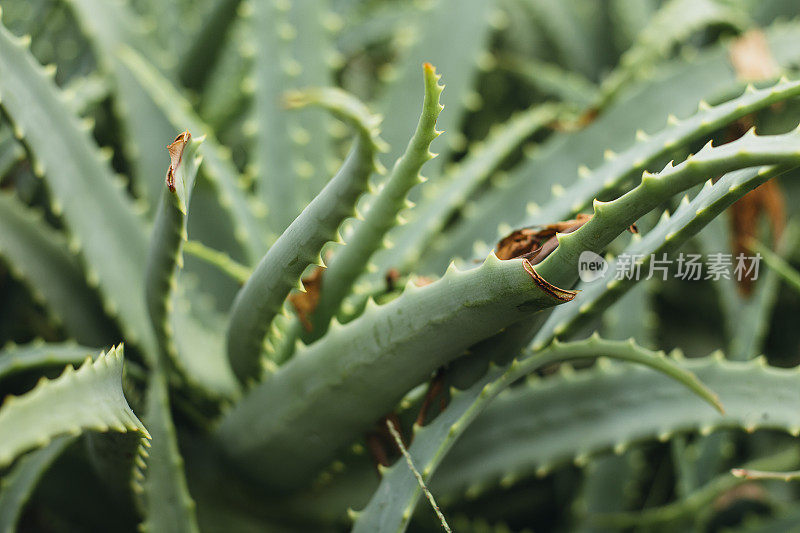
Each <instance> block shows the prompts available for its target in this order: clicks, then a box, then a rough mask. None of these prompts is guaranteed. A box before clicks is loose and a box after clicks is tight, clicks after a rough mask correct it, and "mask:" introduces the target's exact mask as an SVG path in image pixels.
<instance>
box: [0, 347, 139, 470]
mask: <svg viewBox="0 0 800 533" xmlns="http://www.w3.org/2000/svg"><path fill="white" fill-rule="evenodd" d="M122 360H123V358H122V346H119V347H116V348H112V349H111V350H109V351H108V352H107V353H105V354H103V355H101V356H100V357H98V358H97V359H96V360H95V361H92V359H91V357H87V358H86V361H85V362H84V363H83V365H81V366H80V368H78V370H74V369H73V368H72V366H67V367H66V369H65V370H64V373H63V374H61V376H60V377H58V378H56V379H53V380H48V379H44V378H42V380H40V382H39V384H38V385H37V386H36V387H35V388H34V389H33V390H31V391H30V392H28V393H26V394H23V395H22V396H8V397H7V398H6V399H5V402H4V403H3V405H2V406H1V407H0V433H2V434H3V440H2V441H0V467H3V466H6V465H8V464H9V463H10V462H11V461H13V460H14V458H15V457H16V456H17V455H19V454H20V453H23V452H25V451H28V450H30V449H32V448H36V447H41V446H44V445H46V444H47V443H49V442H50V441H51V440H52V439H53V438H55V437H57V436H60V435H64V434H72V435H77V434H80V433H81V432H82V431H86V430H95V431H109V430H114V431H120V432H123V433H124V432H126V431H135V432H139V433H141V434H142V435H144V436H145V437H148V438H149V436H150V435H149V433H148V432H147V430H146V429H145V428H144V426H143V425H142V423H141V422H140V421H139V419H138V418H136V415H135V414H134V413H133V411H131V408H130V407H129V406H128V402H127V401H126V400H125V396H124V394H123V392H122Z"/></svg>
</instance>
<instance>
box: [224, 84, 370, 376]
mask: <svg viewBox="0 0 800 533" xmlns="http://www.w3.org/2000/svg"><path fill="white" fill-rule="evenodd" d="M310 104H315V105H321V106H323V107H325V108H327V109H330V110H331V111H332V112H334V113H335V114H337V115H338V116H341V117H342V118H344V119H346V120H348V121H349V122H351V123H352V124H353V125H354V126H355V128H356V130H357V131H358V134H357V135H356V139H355V142H354V144H353V147H352V148H351V150H350V155H349V156H348V158H347V160H346V161H345V162H344V164H343V165H342V167H341V168H340V169H339V172H338V173H337V174H336V176H334V177H333V178H332V179H331V181H330V182H329V183H328V185H326V186H325V188H324V189H323V190H322V192H320V193H319V195H317V197H316V198H314V200H312V201H311V203H310V204H308V206H307V207H306V208H305V209H304V210H303V212H302V213H301V214H300V216H298V217H297V218H296V219H295V220H294V222H292V223H291V225H289V227H288V228H287V229H286V231H285V232H283V233H282V234H281V236H280V237H279V238H278V240H277V241H276V242H275V244H273V245H272V247H271V248H270V249H269V251H268V252H267V254H266V255H265V256H264V257H263V259H262V260H261V262H260V263H259V264H258V266H257V267H256V269H255V271H254V272H253V275H252V276H251V277H250V279H248V280H247V283H246V284H245V285H244V287H242V289H241V290H240V291H239V293H238V294H237V295H236V300H235V301H234V303H233V308H232V310H231V319H230V324H229V326H228V332H227V339H228V359H229V360H230V362H231V366H232V367H233V371H234V373H235V374H236V376H237V377H238V378H239V380H240V381H243V382H244V381H245V380H248V379H257V378H259V377H260V374H261V350H262V345H263V344H264V340H265V337H267V341H268V342H267V344H268V345H267V350H268V353H269V352H271V351H274V350H276V349H277V346H276V345H277V344H278V342H280V338H279V337H280V331H279V326H278V325H276V324H275V318H276V316H278V315H279V314H281V310H282V306H283V303H284V300H285V299H286V297H287V296H288V295H289V293H290V291H291V290H292V289H293V288H295V287H299V288H301V289H302V284H301V283H300V277H301V276H302V274H303V271H304V270H305V269H306V268H307V267H308V266H309V265H310V264H322V259H321V258H320V253H321V252H322V248H323V246H324V245H325V244H327V243H328V242H330V241H332V240H334V239H337V237H338V233H337V231H338V227H339V225H340V224H341V223H342V221H344V220H345V219H346V218H347V217H348V216H351V215H353V214H354V213H355V204H356V201H357V200H358V198H359V197H360V196H361V194H362V193H363V192H364V191H365V190H366V189H367V183H368V180H369V176H370V175H371V174H372V172H373V171H375V170H376V169H377V168H378V167H377V160H376V153H377V151H378V150H379V148H380V143H381V142H382V141H380V139H379V137H378V136H377V129H376V128H377V122H378V120H377V117H375V116H374V115H372V114H371V113H370V112H369V110H368V109H367V108H366V107H365V106H364V105H363V104H361V103H360V102H359V101H358V100H357V99H356V98H355V97H353V96H351V95H349V94H347V93H345V92H343V91H341V90H338V89H314V90H309V91H306V92H303V93H295V94H293V95H292V99H291V102H290V105H291V106H303V105H310ZM338 240H340V239H338ZM270 329H272V332H271V333H269V332H270ZM268 333H269V334H268ZM270 337H272V338H270Z"/></svg>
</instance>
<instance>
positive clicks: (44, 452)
mask: <svg viewBox="0 0 800 533" xmlns="http://www.w3.org/2000/svg"><path fill="white" fill-rule="evenodd" d="M74 441H75V438H74V437H69V436H63V437H56V438H55V439H53V440H52V441H51V442H50V444H48V445H47V446H45V447H44V448H42V449H41V450H36V451H35V452H31V453H29V454H28V455H26V456H25V457H23V458H22V459H20V460H19V462H18V463H17V464H16V465H14V467H13V468H12V469H11V471H9V472H8V473H7V474H6V475H4V476H3V479H2V481H0V532H2V533H13V532H14V531H16V530H17V521H18V520H19V518H20V516H21V515H22V511H23V510H24V508H25V504H26V503H27V502H28V498H30V497H31V494H33V491H34V489H35V488H36V484H37V483H38V482H39V479H40V478H41V477H42V475H43V474H44V472H45V471H46V470H47V469H48V467H49V466H50V465H51V464H52V463H53V461H55V460H56V459H57V458H58V456H59V455H61V452H63V451H64V449H65V448H67V446H69V445H70V444H72V443H73V442H74Z"/></svg>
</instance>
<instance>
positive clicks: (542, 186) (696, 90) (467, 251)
mask: <svg viewBox="0 0 800 533" xmlns="http://www.w3.org/2000/svg"><path fill="white" fill-rule="evenodd" d="M767 39H768V41H769V45H770V48H771V50H773V53H774V56H775V59H776V61H778V62H779V64H781V65H790V64H792V63H794V62H796V61H797V60H798V59H800V56H798V54H797V51H798V50H800V25H798V24H792V25H788V26H781V27H776V28H774V29H771V30H770V31H769V32H768V33H767ZM738 86H739V84H738V82H737V81H736V78H735V74H734V71H733V68H732V67H731V66H730V60H729V58H728V51H727V49H726V48H725V47H723V46H717V47H714V48H712V49H710V50H709V51H708V52H705V53H703V54H700V55H698V56H697V57H696V58H694V59H691V60H682V61H680V62H675V63H672V64H668V65H665V66H663V67H660V68H659V69H658V76H657V77H656V78H655V79H654V80H652V81H648V82H646V83H642V84H640V85H638V86H637V87H636V89H635V90H632V91H630V93H629V94H628V96H626V97H622V98H620V100H619V101H618V102H617V103H616V104H614V105H613V106H611V107H610V108H609V109H608V110H607V111H606V112H605V113H603V114H602V115H601V116H600V117H598V118H597V120H595V121H594V122H593V123H592V124H591V125H590V126H588V127H587V128H586V129H584V130H581V131H580V132H577V133H566V134H558V135H555V136H553V137H552V138H551V139H549V140H548V141H547V142H546V143H545V144H544V145H543V146H542V148H541V150H539V151H538V152H537V153H536V154H534V155H533V156H532V157H531V158H529V159H528V160H527V161H525V162H522V163H521V164H520V165H518V166H517V167H516V169H515V170H514V171H513V172H511V173H509V177H508V180H507V183H506V184H504V185H503V186H498V187H495V188H493V189H492V190H491V191H488V193H487V194H485V195H484V196H483V197H482V198H481V199H480V200H479V201H478V202H477V203H476V207H475V209H474V210H472V211H471V212H470V217H468V218H465V219H464V220H463V221H462V222H461V223H460V224H459V225H458V226H457V227H456V228H454V230H453V231H448V232H446V233H445V234H443V235H441V236H440V238H439V242H438V243H437V246H435V247H431V250H432V253H431V254H427V255H426V256H425V260H426V261H425V263H426V264H425V265H424V269H425V271H434V272H440V271H441V269H443V268H444V266H445V265H446V264H447V262H449V261H450V259H451V258H452V257H454V256H459V255H460V256H464V257H469V256H471V255H472V249H473V244H474V243H475V242H476V241H483V242H487V243H492V242H495V241H496V240H497V239H499V238H501V237H503V236H505V235H507V234H508V233H509V231H511V229H512V228H519V227H523V226H525V225H526V224H531V223H533V224H538V223H552V222H554V221H557V220H564V218H560V217H559V216H557V217H556V218H545V216H544V215H548V216H551V215H552V214H553V212H550V211H548V212H547V213H542V214H541V215H537V214H536V211H537V207H539V209H540V210H541V211H543V209H541V207H542V206H549V205H550V204H551V203H554V202H556V201H557V202H559V203H565V204H567V206H568V207H567V208H562V209H559V213H563V212H564V211H563V209H566V210H567V211H569V210H571V208H572V204H574V203H578V204H581V205H576V206H575V209H580V208H581V207H583V206H585V205H587V202H589V201H591V199H592V198H593V197H594V196H592V195H589V196H588V197H580V198H578V199H577V202H576V200H575V199H573V198H572V197H571V196H569V195H566V194H564V195H562V194H561V193H562V192H564V188H565V187H572V186H576V187H580V185H574V184H576V183H579V181H578V175H579V173H580V174H586V173H585V171H584V172H580V170H579V169H580V167H581V166H587V167H599V166H600V165H601V164H603V160H604V157H605V156H607V155H612V154H613V152H609V151H608V150H612V151H614V152H622V151H624V150H627V149H628V148H629V147H630V146H631V144H632V143H633V141H634V139H635V137H636V134H635V132H636V131H637V130H638V129H641V130H643V131H645V132H652V131H659V130H661V129H663V128H664V123H665V122H666V121H667V120H668V116H669V114H670V113H672V114H675V115H676V116H687V115H690V114H693V113H695V112H696V111H697V109H698V102H700V101H701V100H702V99H703V98H707V99H709V100H712V101H713V99H714V98H715V97H718V96H719V95H720V94H730V92H731V88H733V87H738ZM632 115H635V116H636V117H637V118H638V120H636V121H631V120H630V116H632ZM690 120H691V119H690ZM609 132H613V134H610V133H609ZM704 134H706V133H703V134H701V136H702V135H704ZM640 137H641V136H640ZM693 138H694V137H693ZM663 140H664V141H667V140H670V138H669V137H667V138H665V139H663ZM662 148H663V147H662ZM671 148H672V149H676V148H678V146H677V145H676V146H672V147H671ZM641 155H645V154H641ZM655 157H656V158H658V157H663V155H662V156H655ZM633 161H634V162H636V160H635V159H634V160H633ZM651 164H654V162H652V161H651ZM603 166H605V165H604V164H603ZM643 169H644V167H643V168H639V169H638V170H643ZM598 170H600V169H598ZM629 170H631V169H630V168H623V169H622V171H623V172H625V171H629ZM603 172H607V171H606V170H603ZM570 177H573V180H572V181H570ZM597 185H598V184H596V185H595V187H596V186H597ZM551 189H552V190H551ZM601 190H602V189H601ZM529 212H533V214H529ZM534 216H535V217H536V218H534Z"/></svg>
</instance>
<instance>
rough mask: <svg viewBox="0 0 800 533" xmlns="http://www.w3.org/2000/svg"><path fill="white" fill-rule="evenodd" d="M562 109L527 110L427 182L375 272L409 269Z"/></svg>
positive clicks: (381, 257)
mask: <svg viewBox="0 0 800 533" xmlns="http://www.w3.org/2000/svg"><path fill="white" fill-rule="evenodd" d="M562 110H563V109H562V108H561V107H558V106H553V105H547V104H545V105H540V106H535V107H532V108H531V109H529V110H527V111H524V112H522V113H520V114H518V115H515V116H513V117H512V118H511V119H509V120H508V121H507V122H505V123H504V124H503V125H502V126H498V127H496V128H495V129H494V130H493V131H492V133H490V135H489V137H488V139H486V141H485V142H483V143H481V144H480V145H476V146H474V147H473V149H472V150H471V151H470V152H469V153H468V154H467V155H466V156H465V157H464V159H463V160H462V161H460V162H459V163H457V164H456V165H454V166H453V167H452V169H451V170H450V171H449V172H448V173H447V174H445V175H444V176H441V178H440V179H438V180H436V181H431V182H430V183H427V184H426V186H425V189H424V190H423V195H422V199H421V200H420V202H419V204H418V205H417V206H416V207H415V208H414V209H413V210H411V212H410V213H409V219H410V220H409V222H408V223H407V224H405V225H404V226H401V227H400V228H398V230H396V231H394V232H392V234H391V235H390V239H391V241H392V246H391V247H390V248H389V249H387V250H386V251H385V252H383V253H381V254H379V255H378V256H376V258H375V263H376V265H377V270H378V272H385V271H386V270H388V269H389V268H397V269H399V270H400V271H401V272H407V271H409V270H411V269H412V268H414V267H415V266H416V264H417V262H418V261H419V259H420V257H421V256H422V255H423V253H424V251H425V250H426V249H427V248H428V247H429V246H430V245H431V244H433V243H434V242H435V240H436V237H437V236H438V235H440V234H441V233H442V231H443V230H444V229H445V226H446V224H447V222H448V221H449V220H450V219H451V218H452V216H453V215H454V214H455V213H457V212H458V211H459V210H460V209H462V208H463V207H464V205H465V204H466V202H467V200H468V199H469V198H470V197H471V196H472V195H473V194H474V193H475V191H476V190H478V189H479V188H480V186H481V185H483V184H485V183H486V181H487V180H488V178H489V177H490V176H491V174H492V172H494V171H495V170H496V169H497V168H498V167H499V166H500V164H501V163H502V162H503V161H504V160H505V159H506V158H507V157H508V155H509V154H510V153H511V152H512V151H513V150H514V149H515V148H517V147H519V145H520V144H522V142H523V141H524V140H525V139H526V138H528V137H530V136H531V135H532V134H534V133H535V132H537V131H538V130H540V129H542V128H543V127H545V126H546V125H547V124H549V123H550V122H552V121H553V120H555V119H556V118H557V117H558V115H559V113H560V112H561V111H562Z"/></svg>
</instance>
